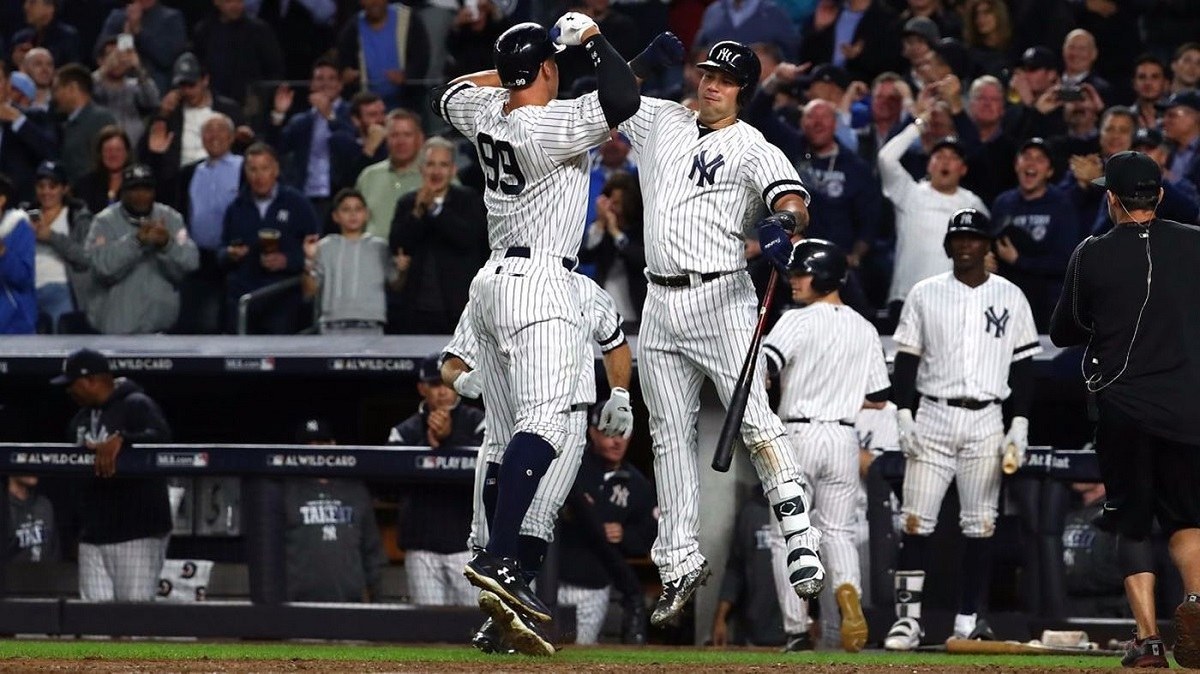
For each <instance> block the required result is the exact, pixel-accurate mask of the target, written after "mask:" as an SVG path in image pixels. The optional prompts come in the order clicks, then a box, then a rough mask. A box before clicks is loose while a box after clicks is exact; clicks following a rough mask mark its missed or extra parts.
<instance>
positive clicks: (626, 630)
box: [621, 593, 646, 646]
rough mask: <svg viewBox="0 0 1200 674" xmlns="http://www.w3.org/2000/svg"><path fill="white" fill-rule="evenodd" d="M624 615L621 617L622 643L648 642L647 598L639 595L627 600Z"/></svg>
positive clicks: (639, 644) (640, 643)
mask: <svg viewBox="0 0 1200 674" xmlns="http://www.w3.org/2000/svg"><path fill="white" fill-rule="evenodd" d="M624 608H625V611H624V615H623V616H622V618H621V643H623V644H636V645H638V646H644V645H645V644H646V600H645V598H644V597H642V595H641V594H640V593H639V594H638V596H636V597H634V598H633V599H631V600H629V601H626V602H625V607H624Z"/></svg>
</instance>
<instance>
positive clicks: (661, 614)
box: [650, 560, 712, 627]
mask: <svg viewBox="0 0 1200 674" xmlns="http://www.w3.org/2000/svg"><path fill="white" fill-rule="evenodd" d="M711 574H712V571H711V570H709V568H708V561H707V560H705V561H704V563H703V564H701V565H700V567H699V568H698V569H696V570H695V571H692V572H691V573H689V574H687V575H685V576H684V577H682V578H679V579H676V580H669V581H666V582H664V583H663V589H662V594H661V595H659V597H658V603H657V604H655V605H654V613H653V614H651V615H650V624H652V625H654V626H655V627H662V626H663V625H666V624H667V623H669V622H671V621H672V620H674V619H675V616H677V615H679V612H680V611H682V610H683V607H684V606H685V605H686V604H687V603H688V600H689V599H691V598H692V595H693V594H696V589H697V588H699V587H700V586H701V585H703V584H704V583H705V582H706V581H707V580H708V577H709V576H710V575H711Z"/></svg>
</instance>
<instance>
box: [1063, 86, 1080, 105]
mask: <svg viewBox="0 0 1200 674" xmlns="http://www.w3.org/2000/svg"><path fill="white" fill-rule="evenodd" d="M1058 100H1060V101H1062V102H1064V103H1075V102H1078V101H1082V100H1083V89H1081V88H1080V87H1060V88H1059V90H1058Z"/></svg>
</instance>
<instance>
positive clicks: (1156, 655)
mask: <svg viewBox="0 0 1200 674" xmlns="http://www.w3.org/2000/svg"><path fill="white" fill-rule="evenodd" d="M1121 666H1122V667H1139V668H1140V667H1170V666H1171V665H1170V663H1168V662H1167V646H1166V644H1164V643H1163V640H1162V639H1161V638H1159V637H1158V635H1155V636H1151V637H1146V638H1145V639H1138V638H1136V637H1135V638H1134V639H1133V641H1130V642H1129V643H1128V644H1127V645H1126V648H1125V657H1123V658H1121Z"/></svg>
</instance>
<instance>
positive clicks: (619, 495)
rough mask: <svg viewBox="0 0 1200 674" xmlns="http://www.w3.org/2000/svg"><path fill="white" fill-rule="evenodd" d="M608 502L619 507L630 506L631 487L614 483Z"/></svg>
mask: <svg viewBox="0 0 1200 674" xmlns="http://www.w3.org/2000/svg"><path fill="white" fill-rule="evenodd" d="M608 502H609V503H611V504H613V505H615V506H617V507H618V508H628V507H629V487H626V486H625V485H623V484H618V485H613V490H612V495H611V496H609V497H608Z"/></svg>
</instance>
